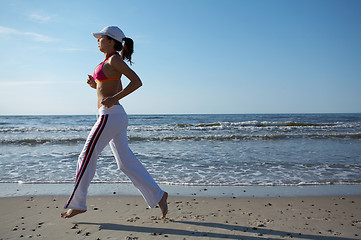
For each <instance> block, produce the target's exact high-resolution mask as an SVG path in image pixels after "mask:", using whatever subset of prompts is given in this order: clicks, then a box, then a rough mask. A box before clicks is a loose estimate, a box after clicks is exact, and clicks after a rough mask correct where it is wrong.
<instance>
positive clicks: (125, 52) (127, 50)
mask: <svg viewBox="0 0 361 240" xmlns="http://www.w3.org/2000/svg"><path fill="white" fill-rule="evenodd" d="M123 41H124V46H123V48H122V52H121V55H120V56H121V58H122V59H123V60H128V61H129V63H130V65H132V63H133V62H132V54H133V52H134V42H133V40H132V39H131V38H127V37H126V38H123Z"/></svg>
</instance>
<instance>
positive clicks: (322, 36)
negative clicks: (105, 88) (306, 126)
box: [0, 0, 361, 114]
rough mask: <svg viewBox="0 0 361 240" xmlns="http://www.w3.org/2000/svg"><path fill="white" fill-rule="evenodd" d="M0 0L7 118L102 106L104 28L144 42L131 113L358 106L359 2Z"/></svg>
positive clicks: (1, 82) (2, 109) (1, 87)
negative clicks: (97, 79)
mask: <svg viewBox="0 0 361 240" xmlns="http://www.w3.org/2000/svg"><path fill="white" fill-rule="evenodd" d="M0 4H1V8H0V44H1V46H0V63H1V65H0V114H94V113H96V111H97V108H96V92H95V91H94V90H93V89H91V88H90V87H88V85H87V84H86V77H87V74H92V72H93V69H94V67H95V66H96V65H97V64H99V63H100V62H101V61H102V60H103V58H104V55H103V54H102V53H100V52H99V50H98V48H97V41H96V39H95V38H94V37H93V36H92V35H91V33H92V32H96V31H99V30H101V29H102V28H104V27H105V26H107V25H117V26H119V27H120V28H121V29H123V31H124V33H125V34H126V36H128V37H130V38H133V40H134V41H135V53H134V55H133V59H134V62H135V64H134V65H133V66H132V68H133V69H134V70H135V71H136V72H137V73H138V75H139V76H140V77H141V79H142V81H143V84H144V85H143V87H142V88H140V89H139V90H138V91H136V92H135V93H133V94H132V95H130V96H128V97H126V98H125V99H123V100H121V103H122V104H123V105H124V106H125V108H126V110H127V112H128V113H129V114H171V113H333V112H358V113H359V112H361V44H360V43H361V14H360V12H361V1H358V0H356V1H351V0H339V1H334V0H325V1H320V0H303V1H298V0H293V1H289V0H284V1H280V0H273V1H269V0H267V1H258V0H255V1H253V0H252V1H251V0H225V1H212V0H207V1H206V0H183V1H178V0H174V1H171V0H168V1H166V0H164V1H158V0H154V1H146V0H143V1H138V0H135V1H121V0H114V1H113V0H108V1H89V0H88V1H73V0H72V1H36V0H33V1H28V0H0ZM127 83H128V82H127V80H126V79H124V83H123V84H127Z"/></svg>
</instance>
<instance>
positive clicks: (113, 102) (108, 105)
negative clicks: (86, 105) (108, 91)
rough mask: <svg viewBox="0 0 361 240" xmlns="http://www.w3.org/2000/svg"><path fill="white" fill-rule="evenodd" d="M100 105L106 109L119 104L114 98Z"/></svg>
mask: <svg viewBox="0 0 361 240" xmlns="http://www.w3.org/2000/svg"><path fill="white" fill-rule="evenodd" d="M100 103H101V104H102V105H104V106H105V107H107V108H110V107H111V106H113V105H114V104H116V103H117V100H116V99H115V98H114V97H106V98H104V99H103V100H102V101H101V102H100Z"/></svg>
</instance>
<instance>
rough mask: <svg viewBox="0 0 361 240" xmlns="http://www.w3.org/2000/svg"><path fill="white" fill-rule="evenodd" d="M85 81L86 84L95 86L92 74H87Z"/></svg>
mask: <svg viewBox="0 0 361 240" xmlns="http://www.w3.org/2000/svg"><path fill="white" fill-rule="evenodd" d="M86 82H87V84H89V86H90V87H92V88H97V83H96V82H95V79H94V78H93V76H91V75H88V78H87V80H86Z"/></svg>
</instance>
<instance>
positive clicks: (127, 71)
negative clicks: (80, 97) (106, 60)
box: [101, 57, 143, 107]
mask: <svg viewBox="0 0 361 240" xmlns="http://www.w3.org/2000/svg"><path fill="white" fill-rule="evenodd" d="M110 65H111V66H112V67H114V68H115V69H116V70H117V71H119V72H121V73H122V74H123V75H125V76H126V77H127V78H128V79H129V81H130V82H129V84H128V85H127V86H126V87H125V88H124V89H122V90H121V91H119V92H118V93H116V94H115V95H113V96H112V97H108V98H105V99H103V100H102V102H101V103H102V104H103V105H104V106H106V107H111V106H112V105H114V104H115V103H116V102H117V101H118V100H120V99H122V98H124V97H125V96H127V95H129V94H131V93H132V92H134V91H135V90H137V89H138V88H140V87H141V86H142V85H143V83H142V81H141V80H140V78H139V76H138V75H137V74H136V73H135V72H134V71H133V70H132V69H131V68H130V67H129V66H128V65H127V64H126V63H125V62H124V61H123V60H122V59H121V58H120V57H112V58H111V59H110Z"/></svg>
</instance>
